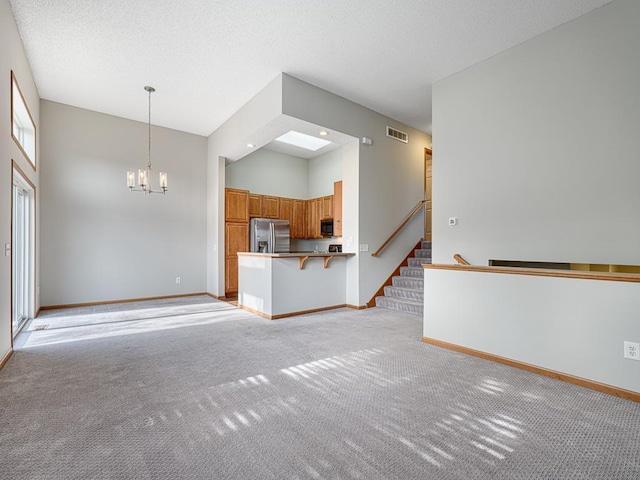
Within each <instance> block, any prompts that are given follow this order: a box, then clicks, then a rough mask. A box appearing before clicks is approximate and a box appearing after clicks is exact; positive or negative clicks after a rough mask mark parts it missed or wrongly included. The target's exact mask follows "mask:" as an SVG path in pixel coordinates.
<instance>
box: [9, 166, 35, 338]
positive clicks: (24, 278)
mask: <svg viewBox="0 0 640 480" xmlns="http://www.w3.org/2000/svg"><path fill="white" fill-rule="evenodd" d="M30 213H31V208H30V192H29V191H28V190H27V189H26V188H24V187H23V186H22V185H21V184H20V182H19V181H18V180H17V179H16V178H14V183H13V222H12V223H13V238H12V252H13V259H12V261H13V268H12V272H13V273H12V279H13V285H12V286H13V288H12V290H13V319H12V322H13V324H12V331H13V335H14V336H15V335H17V333H18V332H19V331H20V329H21V328H22V326H23V325H24V323H25V322H26V320H27V318H28V317H29V294H30V289H29V280H30V272H31V265H30V260H31V258H30V255H29V251H30V248H29V243H30V238H31V235H30V228H31V218H30V217H31V215H30Z"/></svg>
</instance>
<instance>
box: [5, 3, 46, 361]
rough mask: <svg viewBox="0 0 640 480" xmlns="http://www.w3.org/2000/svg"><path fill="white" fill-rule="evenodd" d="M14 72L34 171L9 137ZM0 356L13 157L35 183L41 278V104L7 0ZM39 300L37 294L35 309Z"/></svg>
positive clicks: (8, 264) (7, 293)
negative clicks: (32, 142)
mask: <svg viewBox="0 0 640 480" xmlns="http://www.w3.org/2000/svg"><path fill="white" fill-rule="evenodd" d="M12 70H13V71H14V73H15V75H16V79H17V80H18V84H19V85H20V89H21V90H22V94H23V95H24V97H25V101H26V103H27V106H28V107H29V111H30V112H31V116H32V117H33V120H34V121H35V124H36V137H37V139H36V141H37V144H36V170H34V169H33V167H32V166H31V164H30V163H29V162H28V161H27V159H26V158H25V157H24V155H23V154H22V152H21V151H20V149H19V148H18V146H17V144H16V143H15V142H14V140H13V139H12V137H11V118H10V112H11V71H12ZM0 78H1V79H2V88H0V112H2V115H0V132H1V133H0V135H1V136H2V140H1V141H0V182H1V184H2V188H0V247H1V249H0V252H1V253H0V306H1V308H0V359H2V358H3V357H4V356H5V355H6V354H7V353H8V352H9V351H10V349H11V257H10V256H4V245H5V244H6V243H11V193H12V192H11V188H10V185H11V177H12V160H13V161H15V162H16V163H17V165H18V167H19V168H20V169H21V170H22V171H23V172H24V173H25V175H26V176H27V177H28V178H29V180H30V181H31V182H32V183H33V184H34V185H35V186H36V242H37V243H36V281H35V283H36V286H37V285H39V282H40V279H39V276H40V264H39V263H40V249H39V244H40V232H41V228H40V217H41V213H40V209H39V205H40V188H39V187H40V167H41V157H40V145H39V138H40V131H41V129H40V107H39V100H40V98H39V95H38V90H37V88H36V85H35V82H34V81H33V76H32V74H31V68H30V66H29V62H28V61H27V57H26V55H25V52H24V48H23V46H22V41H21V40H20V36H19V34H18V29H17V27H16V24H15V21H14V19H13V13H12V12H11V6H10V4H9V1H8V0H0ZM39 305H40V302H39V299H38V297H37V295H36V299H35V305H33V306H32V309H33V310H34V311H37V309H38V308H39Z"/></svg>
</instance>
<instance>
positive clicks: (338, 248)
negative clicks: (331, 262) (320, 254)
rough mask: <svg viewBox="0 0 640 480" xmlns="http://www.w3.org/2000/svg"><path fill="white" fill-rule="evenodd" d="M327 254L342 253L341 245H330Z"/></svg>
mask: <svg viewBox="0 0 640 480" xmlns="http://www.w3.org/2000/svg"><path fill="white" fill-rule="evenodd" d="M329 253H342V245H340V244H339V243H332V244H331V245H329Z"/></svg>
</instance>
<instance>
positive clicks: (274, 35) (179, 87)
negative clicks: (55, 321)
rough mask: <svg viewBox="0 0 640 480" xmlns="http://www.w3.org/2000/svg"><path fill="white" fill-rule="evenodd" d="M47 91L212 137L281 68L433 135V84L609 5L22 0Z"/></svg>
mask: <svg viewBox="0 0 640 480" xmlns="http://www.w3.org/2000/svg"><path fill="white" fill-rule="evenodd" d="M10 3H11V5H12V8H13V12H14V16H15V18H16V21H17V24H18V29H19V31H20V35H21V36H22V40H23V42H24V45H25V48H26V51H27V56H28V58H29V62H30V64H31V67H32V70H33V73H34V76H35V80H36V84H37V86H38V90H39V93H40V96H41V97H42V98H43V99H47V100H52V101H55V102H61V103H66V104H69V105H74V106H78V107H82V108H86V109H90V110H95V111H98V112H104V113H108V114H112V115H117V116H120V117H125V118H130V119H134V120H139V121H146V116H147V112H146V110H147V94H146V92H145V91H144V90H143V88H142V87H143V86H144V85H152V86H154V87H156V89H157V92H156V93H155V94H154V96H153V123H154V124H157V125H162V126H165V127H170V128H174V129H177V130H182V131H186V132H191V133H196V134H200V135H209V134H210V133H211V132H213V131H214V130H215V129H216V128H217V127H219V126H220V125H221V124H222V123H224V121H225V120H226V119H228V118H229V117H230V116H231V115H233V114H234V113H235V112H236V111H237V110H238V109H239V108H240V107H241V106H242V105H244V104H245V103H246V102H247V101H249V100H250V99H251V97H253V96H254V95H255V94H256V93H257V92H259V91H260V90H261V89H262V88H263V87H264V86H266V85H267V83H268V82H269V81H270V80H272V79H273V78H275V77H276V76H277V75H278V74H279V73H280V72H285V73H288V74H290V75H293V76H294V77H297V78H299V79H301V80H304V81H306V82H309V83H311V84H313V85H316V86H318V87H321V88H324V89H326V90H329V91H331V92H334V93H336V94H338V95H341V96H343V97H346V98H348V99H350V100H353V101H355V102H357V103H360V104H362V105H364V106H366V107H369V108H371V109H373V110H376V111H378V112H380V113H383V114H386V115H388V116H390V117H393V118H395V119H397V120H400V121H402V122H404V123H406V124H409V125H411V126H413V127H415V128H418V129H420V130H423V131H426V132H431V84H432V83H433V82H434V81H436V80H439V79H442V78H444V77H447V76H449V75H451V74H453V73H455V72H458V71H460V70H462V69H464V68H466V67H468V66H470V65H473V64H474V63H477V62H479V61H481V60H483V59H485V58H488V57H490V56H492V55H495V54H497V53H499V52H501V51H504V50H506V49H508V48H510V47H512V46H514V45H517V44H519V43H521V42H523V41H525V40H527V39H529V38H532V37H534V36H536V35H538V34H540V33H542V32H545V31H547V30H550V29H551V28H553V27H555V26H557V25H560V24H562V23H564V22H567V21H569V20H571V19H573V18H575V17H577V16H580V15H582V14H584V13H586V12H588V11H590V10H592V9H594V8H597V7H599V6H601V5H604V4H606V3H609V0H534V1H531V0H519V1H518V0H487V1H477V0H270V1H264V0H180V1H175V0H171V1H168V0H135V1H132V0H10Z"/></svg>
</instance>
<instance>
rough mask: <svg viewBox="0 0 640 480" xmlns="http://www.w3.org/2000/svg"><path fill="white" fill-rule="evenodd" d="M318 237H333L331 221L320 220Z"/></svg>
mask: <svg viewBox="0 0 640 480" xmlns="http://www.w3.org/2000/svg"><path fill="white" fill-rule="evenodd" d="M320 235H322V236H323V237H333V220H320Z"/></svg>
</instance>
